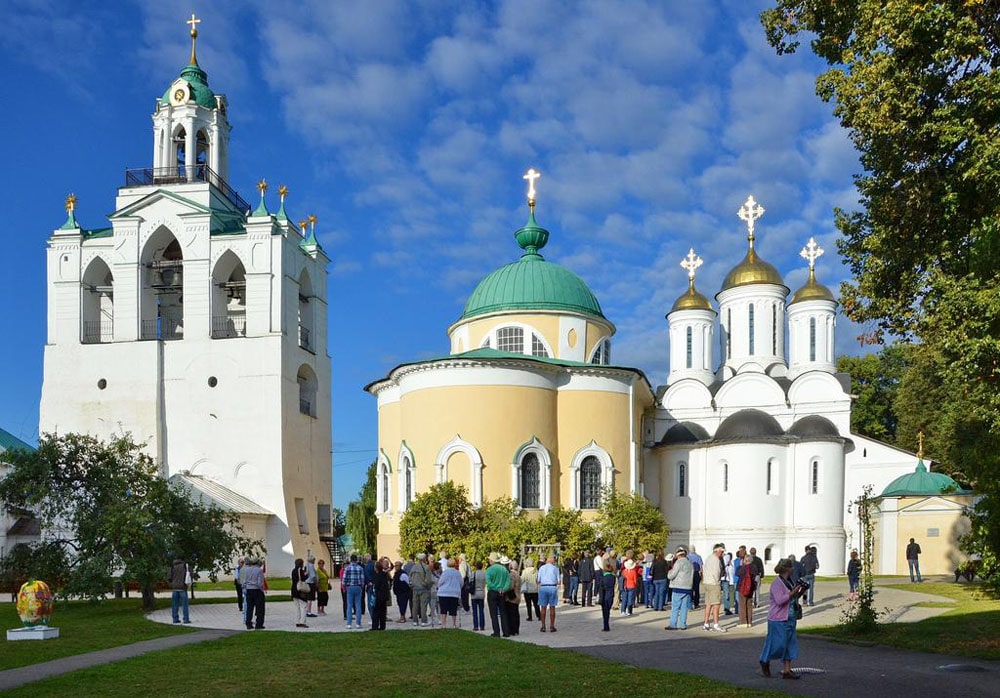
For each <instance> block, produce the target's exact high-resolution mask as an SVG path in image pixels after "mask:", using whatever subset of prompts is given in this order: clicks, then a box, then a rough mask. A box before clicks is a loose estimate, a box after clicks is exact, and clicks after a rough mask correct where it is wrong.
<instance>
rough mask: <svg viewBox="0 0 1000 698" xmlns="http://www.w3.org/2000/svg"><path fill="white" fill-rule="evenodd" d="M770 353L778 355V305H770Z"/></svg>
mask: <svg viewBox="0 0 1000 698" xmlns="http://www.w3.org/2000/svg"><path fill="white" fill-rule="evenodd" d="M771 353H772V354H774V355H775V356H777V355H778V306H777V305H772V306H771Z"/></svg>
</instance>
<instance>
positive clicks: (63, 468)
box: [0, 434, 263, 607]
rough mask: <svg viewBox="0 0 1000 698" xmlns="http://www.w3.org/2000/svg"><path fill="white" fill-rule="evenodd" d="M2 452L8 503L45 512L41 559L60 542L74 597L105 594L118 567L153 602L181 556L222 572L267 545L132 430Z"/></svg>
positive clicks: (1, 495) (0, 488) (2, 489)
mask: <svg viewBox="0 0 1000 698" xmlns="http://www.w3.org/2000/svg"><path fill="white" fill-rule="evenodd" d="M4 456H5V459H6V460H7V461H8V463H9V465H10V469H9V471H8V473H7V475H6V477H4V478H3V480H0V501H4V502H6V503H7V505H8V506H14V507H23V508H26V509H30V510H32V511H34V512H35V513H36V515H37V516H38V518H39V519H40V520H41V523H42V526H43V528H44V530H45V532H46V536H47V541H46V542H45V543H43V544H41V545H39V546H37V547H36V549H35V552H36V553H37V556H38V561H39V562H41V561H42V560H43V559H51V557H52V545H53V544H55V545H58V546H60V547H61V548H62V549H63V550H64V551H65V552H66V561H67V569H66V574H65V586H64V587H63V589H62V590H61V591H62V593H63V594H64V595H66V596H85V597H91V598H101V597H102V596H103V595H104V594H106V593H108V591H109V590H110V589H111V580H112V576H113V575H118V576H120V577H121V579H122V580H123V581H125V582H130V581H136V582H138V583H139V584H140V586H141V588H142V590H143V601H144V604H145V605H146V606H147V607H149V606H151V605H152V603H153V596H152V591H153V586H154V584H156V582H158V581H160V580H161V579H163V578H164V576H165V574H166V570H167V567H168V566H169V564H170V561H171V559H172V558H173V557H175V556H182V557H184V558H185V559H186V560H187V561H188V562H189V563H190V565H191V567H192V569H193V570H194V571H195V572H197V571H199V570H200V571H205V572H208V574H209V577H210V578H213V579H214V578H216V576H217V575H218V573H219V572H223V571H226V570H228V569H229V568H230V565H231V563H232V560H233V558H234V557H235V556H236V555H238V554H259V553H260V552H262V551H263V545H262V544H261V542H260V541H254V540H251V539H249V538H247V537H246V536H244V535H243V532H242V528H241V526H240V523H239V517H238V516H237V515H236V514H233V513H229V512H225V511H223V510H221V509H219V508H218V507H216V506H207V505H204V504H202V503H200V502H199V501H196V500H195V499H193V498H191V497H189V496H187V494H186V493H185V492H184V491H182V490H181V489H180V488H179V487H176V486H172V485H171V484H170V483H169V482H168V481H167V480H165V479H164V478H162V477H160V472H159V468H158V466H157V465H156V464H155V463H154V461H153V460H152V459H151V458H150V457H149V456H147V455H146V454H145V453H143V451H142V446H141V445H140V444H136V443H134V442H133V441H132V440H131V438H130V437H129V436H127V435H126V436H121V437H117V438H115V439H112V440H111V441H107V442H102V441H99V440H98V439H95V438H93V437H91V436H84V435H80V434H66V435H61V436H60V435H52V434H47V435H45V436H43V437H42V438H41V440H40V441H39V444H38V450H37V451H34V452H29V451H24V450H12V451H8V452H7V453H5V454H4ZM28 557H29V559H30V558H31V557H32V556H28ZM34 564H35V563H34V562H33V563H32V565H34ZM25 571H26V572H28V573H29V574H30V573H32V570H31V569H29V570H25Z"/></svg>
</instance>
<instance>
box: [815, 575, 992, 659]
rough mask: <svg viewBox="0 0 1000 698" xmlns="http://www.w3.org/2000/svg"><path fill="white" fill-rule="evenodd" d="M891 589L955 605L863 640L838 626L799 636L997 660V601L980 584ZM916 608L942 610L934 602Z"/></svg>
mask: <svg viewBox="0 0 1000 698" xmlns="http://www.w3.org/2000/svg"><path fill="white" fill-rule="evenodd" d="M892 586H893V587H894V588H896V589H905V590H907V591H919V592H924V593H927V594H935V595H937V596H944V597H947V598H949V599H954V600H955V602H956V603H955V604H954V605H953V606H952V605H949V606H948V609H949V610H947V611H945V612H944V613H943V614H941V615H939V616H936V617H934V618H928V619H927V620H922V621H920V622H918V623H888V624H886V625H883V626H881V627H880V628H879V629H878V631H877V632H875V633H874V634H872V635H865V636H863V637H856V636H853V635H850V634H849V633H847V632H845V631H844V629H843V628H840V627H837V626H831V627H826V628H811V629H805V628H803V629H802V630H800V632H803V633H815V634H818V635H826V636H828V637H832V638H835V639H842V640H864V641H870V642H876V643H878V644H882V645H890V646H892V647H901V648H903V649H910V650H919V651H922V652H937V653H939V654H954V655H959V656H963V657H976V658H978V659H1000V599H997V598H995V597H993V596H991V595H989V594H988V593H986V592H985V591H983V589H982V587H981V586H980V585H979V584H955V583H953V582H924V583H923V584H898V585H892ZM877 601H878V597H876V602H877ZM917 605H918V606H920V605H925V606H931V607H940V606H941V604H940V603H937V602H928V603H925V604H917Z"/></svg>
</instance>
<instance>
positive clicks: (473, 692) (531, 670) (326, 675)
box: [5, 631, 783, 698]
mask: <svg viewBox="0 0 1000 698" xmlns="http://www.w3.org/2000/svg"><path fill="white" fill-rule="evenodd" d="M303 694H309V695H349V696H374V695H378V696H380V697H382V696H407V697H409V698H412V697H413V696H429V695H462V696H476V697H477V698H480V697H482V696H504V697H505V698H512V697H513V696H531V697H532V698H538V697H539V696H544V697H546V698H549V697H551V698H559V697H561V696H566V697H572V698H580V696H586V697H587V698H590V697H591V696H594V697H596V696H615V697H616V698H617V697H620V696H622V695H629V694H635V695H655V696H684V697H685V698H690V697H691V696H697V697H698V698H705V697H714V696H719V697H731V698H739V697H744V698H746V697H751V696H781V695H783V694H781V693H774V692H763V691H755V690H750V689H747V688H738V687H735V686H729V685H726V684H723V683H721V682H718V681H713V680H710V679H706V678H702V677H698V676H691V675H687V674H670V673H666V672H661V671H657V670H654V669H636V668H633V667H629V666H625V665H623V664H616V663H614V662H609V661H606V660H603V659H596V658H593V657H588V656H585V655H582V654H576V653H574V652H570V651H566V650H556V649H551V648H548V647H538V646H535V645H529V644H522V643H517V642H510V641H503V640H498V639H494V638H489V637H483V636H480V635H474V634H473V633H470V632H464V631H429V632H419V633H417V632H384V633H373V632H364V633H350V634H346V633H344V634H295V633H281V632H251V633H241V634H239V635H234V636H231V637H228V638H224V639H222V640H216V641H212V642H205V643H201V644H197V645H190V646H186V647H180V648H177V649H172V650H165V651H163V652H156V653H153V654H149V655H145V656H142V657H137V658H135V659H130V660H127V661H124V662H120V663H117V664H108V665H104V666H100V667H94V668H92V669H85V670H83V671H78V672H74V673H72V674H67V675H66V676H62V677H57V678H54V679H49V680H46V681H41V682H37V683H32V684H28V685H25V686H23V687H21V688H20V689H16V690H14V691H11V692H9V693H7V694H5V695H7V696H26V697H30V698H39V697H40V696H67V695H74V696H123V697H127V698H135V696H146V695H152V696H235V695H259V696H301V695H303Z"/></svg>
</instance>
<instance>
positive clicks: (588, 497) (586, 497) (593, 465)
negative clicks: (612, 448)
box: [580, 456, 601, 509]
mask: <svg viewBox="0 0 1000 698" xmlns="http://www.w3.org/2000/svg"><path fill="white" fill-rule="evenodd" d="M600 505H601V462H600V461H599V460H597V456H587V457H586V458H584V459H583V463H581V464H580V508H581V509H596V508H598V507H599V506H600Z"/></svg>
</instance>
